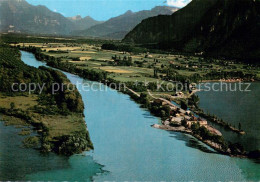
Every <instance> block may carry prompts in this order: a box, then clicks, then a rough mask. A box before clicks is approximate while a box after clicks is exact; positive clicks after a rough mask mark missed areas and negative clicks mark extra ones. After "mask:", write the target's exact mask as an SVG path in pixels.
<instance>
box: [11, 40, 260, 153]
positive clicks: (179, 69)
mask: <svg viewBox="0 0 260 182" xmlns="http://www.w3.org/2000/svg"><path fill="white" fill-rule="evenodd" d="M50 39H51V38H49V39H48V43H40V42H42V41H44V40H41V39H37V38H34V41H35V40H37V43H33V42H32V39H31V38H29V40H26V41H24V43H23V42H22V43H15V42H13V41H12V39H11V40H9V43H11V45H13V46H17V47H18V48H20V49H22V50H25V51H29V52H32V53H34V55H35V57H36V58H37V59H38V60H41V61H45V62H47V65H49V66H51V67H55V68H59V69H61V70H64V71H67V72H70V73H73V74H77V75H79V76H81V77H83V78H87V79H90V80H93V81H99V82H102V83H104V84H109V83H115V84H116V85H117V86H118V85H119V84H120V83H121V82H124V83H125V85H126V86H127V88H128V89H127V90H125V91H124V92H125V93H127V94H129V95H130V96H131V97H132V98H133V99H134V100H135V101H137V102H138V103H140V104H142V106H143V107H145V108H148V109H149V110H150V111H151V112H152V113H153V114H154V115H156V116H158V117H161V118H162V119H163V120H165V119H167V118H168V117H170V116H171V115H172V114H173V113H172V112H171V110H170V108H169V107H168V106H159V105H156V104H154V98H152V97H151V96H150V95H149V94H147V93H148V90H150V91H151V93H152V94H153V95H157V96H158V98H160V97H166V98H170V99H172V100H177V101H178V100H179V99H181V100H182V102H181V103H182V104H181V105H182V108H183V109H185V110H186V109H187V107H188V105H189V107H191V108H195V109H197V110H196V111H197V113H198V114H200V115H201V116H203V117H205V118H206V119H209V120H211V121H213V122H216V123H219V124H221V125H222V126H225V127H227V126H229V125H228V124H227V123H226V122H224V121H221V122H219V120H217V119H216V118H214V117H210V116H209V115H206V114H205V113H203V112H201V111H200V110H199V109H198V108H196V102H198V100H197V99H196V97H194V96H193V95H192V94H191V91H190V90H189V89H188V88H184V90H183V93H184V94H183V96H181V97H179V96H176V93H175V92H176V90H177V88H172V89H173V90H172V91H171V92H169V91H164V87H165V86H166V84H167V83H168V82H171V81H180V82H182V83H188V85H189V83H192V82H198V81H203V80H218V79H229V80H230V79H231V80H239V81H253V80H257V79H259V67H258V66H255V65H245V64H243V63H241V62H235V61H229V60H215V59H212V58H207V57H202V56H191V55H186V56H182V55H170V54H163V53H162V52H160V51H159V53H158V52H157V53H148V52H147V51H149V50H147V49H142V48H140V47H135V46H133V45H125V44H120V43H115V44H111V43H110V44H103V45H102V44H101V42H102V41H101V42H98V41H97V40H96V41H93V40H92V43H91V41H90V43H89V44H86V43H82V42H81V43H78V42H76V43H74V44H72V43H66V41H65V40H63V42H59V43H51V40H50ZM59 41H60V40H59ZM81 41H82V40H81ZM85 41H87V40H85ZM26 42H30V43H26ZM143 51H144V52H143ZM249 68H250V69H249ZM251 69H253V70H256V72H253V71H252V70H251ZM204 71H206V73H204ZM145 80H148V81H149V83H148V84H147V85H146V84H145V83H144V81H145ZM157 80H160V81H165V83H164V84H162V87H161V89H159V90H158V88H157V84H156V81H157ZM115 88H116V87H115ZM184 103H185V104H184ZM198 111H200V112H198ZM228 128H229V129H231V130H232V131H238V132H239V133H242V130H241V129H235V128H233V127H230V126H229V127H228ZM192 132H193V134H194V135H196V136H199V138H201V139H202V141H204V142H205V141H206V140H211V141H214V142H216V143H218V144H219V145H221V146H222V147H221V150H220V152H222V153H227V154H230V153H231V154H232V155H238V156H241V155H243V156H245V155H247V153H246V152H245V151H244V150H243V147H242V146H241V145H240V144H232V143H228V142H226V141H225V140H224V139H223V137H221V136H214V135H212V134H211V133H209V132H208V131H207V130H205V128H203V127H200V126H197V125H193V126H192ZM197 138H198V137H197ZM227 150H229V151H230V152H226V151H227Z"/></svg>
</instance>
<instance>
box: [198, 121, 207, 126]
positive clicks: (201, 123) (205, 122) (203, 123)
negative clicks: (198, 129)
mask: <svg viewBox="0 0 260 182" xmlns="http://www.w3.org/2000/svg"><path fill="white" fill-rule="evenodd" d="M199 124H200V126H207V125H208V122H207V121H206V120H201V121H199Z"/></svg>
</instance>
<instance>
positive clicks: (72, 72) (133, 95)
mask: <svg viewBox="0 0 260 182" xmlns="http://www.w3.org/2000/svg"><path fill="white" fill-rule="evenodd" d="M22 50H23V49H22ZM24 51H27V52H31V53H32V54H34V52H32V51H30V50H28V49H25V50H24ZM41 54H43V53H41ZM34 55H35V54H34ZM43 55H44V54H43ZM36 59H37V58H36ZM37 60H38V61H44V62H47V65H48V63H50V62H49V61H46V60H39V59H37ZM50 67H52V68H58V69H59V70H61V71H65V72H68V73H71V74H75V75H77V76H79V77H81V78H83V79H89V80H91V81H97V80H93V79H91V78H86V77H84V76H83V75H81V74H79V73H77V72H75V71H70V70H68V69H65V68H63V67H60V66H58V65H57V66H56V65H55V66H52V65H50ZM109 81H115V80H113V79H110V80H109ZM101 83H102V84H104V85H106V86H108V85H107V83H109V82H108V80H103V81H101ZM115 83H117V82H116V81H115ZM111 88H112V89H115V88H113V87H111ZM128 91H129V92H123V91H121V92H122V93H124V94H127V95H129V96H130V97H131V98H132V99H133V100H134V101H135V102H136V103H138V104H140V102H138V101H137V100H136V97H137V98H138V96H139V94H136V92H135V91H133V90H131V89H129V88H128ZM119 92H120V91H119ZM130 93H131V94H130ZM168 102H170V101H168ZM147 109H148V108H147ZM148 110H149V109H148ZM149 112H150V113H151V110H149ZM151 114H152V113H151ZM176 132H178V131H177V130H176ZM196 138H197V137H196ZM198 139H199V138H198ZM201 141H202V142H203V143H205V144H206V145H208V146H209V147H212V146H211V145H210V144H209V143H208V142H206V141H204V140H201ZM218 152H219V153H223V154H226V155H228V156H237V157H239V155H232V154H227V153H225V152H223V151H219V150H218Z"/></svg>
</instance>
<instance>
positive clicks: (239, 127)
mask: <svg viewBox="0 0 260 182" xmlns="http://www.w3.org/2000/svg"><path fill="white" fill-rule="evenodd" d="M238 129H239V131H241V123H238Z"/></svg>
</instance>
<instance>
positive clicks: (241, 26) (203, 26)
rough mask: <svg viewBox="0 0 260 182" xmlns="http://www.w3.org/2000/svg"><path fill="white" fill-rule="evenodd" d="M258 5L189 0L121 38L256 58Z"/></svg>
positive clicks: (244, 0) (247, 0)
mask: <svg viewBox="0 0 260 182" xmlns="http://www.w3.org/2000/svg"><path fill="white" fill-rule="evenodd" d="M259 4H260V1H259V0H193V1H192V2H191V3H190V4H189V5H187V6H186V7H185V8H183V9H181V10H179V11H178V12H176V13H174V14H173V15H171V16H157V17H153V18H149V19H146V20H144V21H143V22H142V23H140V24H139V25H138V26H136V27H135V28H134V29H133V30H132V31H131V32H130V33H129V34H127V35H126V37H125V38H124V41H125V42H134V43H142V44H151V43H153V44H158V43H159V44H158V45H159V47H160V48H173V49H176V50H179V51H185V52H203V51H204V52H206V53H211V54H214V55H218V56H227V57H232V58H242V59H257V58H259V57H260V55H259V52H260V51H259V42H260V41H259V37H260V29H259V26H260V22H259V20H260V13H259V10H260V5H259Z"/></svg>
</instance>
